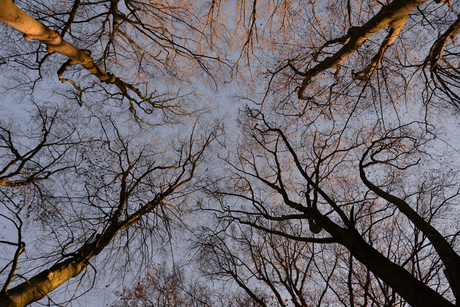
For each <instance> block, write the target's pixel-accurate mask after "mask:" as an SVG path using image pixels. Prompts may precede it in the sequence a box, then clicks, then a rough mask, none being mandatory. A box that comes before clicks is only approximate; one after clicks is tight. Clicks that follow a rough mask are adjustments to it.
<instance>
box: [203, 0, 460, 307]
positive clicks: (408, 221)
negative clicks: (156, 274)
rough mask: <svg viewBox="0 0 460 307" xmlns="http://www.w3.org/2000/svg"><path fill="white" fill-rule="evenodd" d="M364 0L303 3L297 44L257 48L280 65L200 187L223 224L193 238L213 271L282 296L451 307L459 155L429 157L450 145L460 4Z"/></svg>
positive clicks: (297, 302)
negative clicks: (218, 166)
mask: <svg viewBox="0 0 460 307" xmlns="http://www.w3.org/2000/svg"><path fill="white" fill-rule="evenodd" d="M359 5H361V3H357V2H353V1H347V2H346V1H343V2H340V1H339V2H334V3H327V4H324V6H323V5H319V4H318V5H317V6H316V10H313V9H314V4H313V2H311V5H310V8H311V9H312V10H311V12H312V14H313V15H314V16H312V18H311V19H309V21H310V24H308V25H307V26H305V28H301V30H299V31H294V30H293V31H292V33H290V34H291V36H290V37H289V38H288V40H287V42H290V43H291V44H287V43H284V44H283V42H286V41H282V42H280V44H279V46H280V50H279V51H278V50H277V48H276V47H273V49H275V50H276V51H278V53H276V57H270V55H269V54H268V53H267V54H266V53H264V52H263V51H261V55H259V58H264V56H265V57H266V59H267V61H266V62H265V63H264V64H265V65H266V66H267V62H270V60H271V59H273V58H274V59H273V62H272V67H274V68H273V69H271V70H268V71H267V72H266V75H265V76H266V78H268V82H267V84H268V85H267V87H266V90H265V91H264V92H263V93H262V95H259V96H258V95H256V94H253V95H252V96H250V97H247V98H248V99H250V100H251V101H256V103H257V104H258V105H252V106H250V107H248V108H247V109H246V111H244V112H242V113H241V115H240V118H241V122H240V126H241V129H242V130H243V137H241V138H240V141H239V143H238V144H239V146H238V147H236V146H235V145H234V144H231V145H228V146H227V147H226V150H227V151H228V154H227V155H226V156H224V155H221V156H220V158H221V159H222V160H223V161H224V162H225V163H227V165H228V167H227V170H226V174H227V175H226V176H224V177H220V178H219V176H215V177H213V178H212V177H210V178H209V180H208V181H207V182H206V184H205V185H204V186H203V188H204V189H205V190H206V191H207V195H208V197H211V200H208V201H207V203H206V204H202V205H201V208H202V209H204V210H207V211H209V212H210V213H212V214H211V215H210V217H214V221H215V222H214V224H215V225H218V227H215V226H213V227H204V230H203V232H200V233H199V235H197V239H196V240H197V243H196V244H197V245H196V246H197V248H198V249H199V250H201V254H200V255H201V257H203V258H204V259H206V260H205V261H204V262H205V263H207V265H206V266H205V267H204V271H205V273H206V274H208V276H211V277H215V278H216V279H220V278H233V279H234V280H235V283H236V284H238V285H240V286H241V287H242V288H243V289H244V290H245V291H246V292H247V293H249V294H252V295H255V294H254V291H253V289H254V287H256V286H260V285H261V284H262V285H263V286H264V287H265V288H266V289H270V291H271V292H272V293H273V295H274V296H275V297H276V298H277V300H278V304H279V305H287V304H293V305H294V306H310V305H312V306H313V305H316V306H322V305H328V304H331V305H333V306H336V305H340V304H341V305H344V306H355V305H359V306H367V305H376V306H400V305H404V304H409V305H411V306H453V305H455V302H456V301H458V296H459V288H458V284H459V283H458V280H457V278H458V277H457V276H456V274H455V272H457V271H458V265H459V264H460V262H459V259H460V258H459V253H458V244H457V236H458V228H457V227H455V226H452V225H450V223H455V222H453V221H452V220H449V218H448V216H449V214H452V215H455V214H456V213H455V210H454V211H452V210H453V207H452V206H453V204H455V203H456V202H457V201H458V191H459V190H458V182H457V177H456V176H457V171H456V169H457V168H456V165H455V163H454V162H452V163H453V164H448V165H446V164H443V163H441V162H440V160H438V159H439V155H443V154H446V153H444V151H442V150H441V148H448V147H449V146H455V145H453V143H452V142H451V141H450V140H451V138H455V137H456V136H455V135H453V134H450V133H451V132H452V131H451V128H450V127H449V126H448V125H444V124H443V122H445V121H446V116H454V117H455V116H456V113H455V111H451V110H452V109H451V108H452V106H454V108H457V100H456V98H455V97H456V95H457V93H458V84H457V83H456V80H457V79H456V77H455V76H456V75H457V74H458V61H457V60H456V59H455V56H454V54H458V49H457V47H456V46H455V45H454V44H450V43H448V40H449V39H453V38H454V37H455V35H457V34H458V17H457V16H455V14H454V13H451V12H458V7H457V6H455V5H457V4H455V5H454V6H450V4H449V3H446V4H441V5H438V4H436V3H434V2H427V1H392V2H388V3H381V2H371V3H369V5H368V7H366V8H364V7H361V8H358V7H357V6H359ZM291 7H292V6H291ZM342 7H345V8H346V9H345V10H343V11H341V8H342ZM303 9H304V8H303ZM436 10H437V13H434V12H435V11H436ZM293 14H294V13H293ZM333 14H335V15H333ZM430 14H433V15H430ZM332 16H333V18H334V21H335V22H334V27H332V25H331V23H330V21H329V20H330V19H327V18H332ZM429 16H431V17H429ZM441 16H442V17H441ZM441 18H445V19H444V20H443V22H444V21H445V23H443V22H441ZM356 23H357V24H359V26H357V27H355V26H353V25H354V24H356ZM426 24H430V27H431V29H436V31H435V32H436V34H434V35H431V34H430V33H428V34H425V33H424V34H423V35H424V36H423V37H424V39H423V40H422V39H420V34H419V33H420V31H421V30H420V29H421V28H423V27H424V26H425V25H426ZM326 27H327V28H326ZM385 28H388V31H387V33H384V34H386V36H385V35H383V36H382V32H384V29H385ZM401 31H404V32H401ZM417 31H418V32H417ZM438 33H439V35H438ZM316 34H318V35H316ZM329 37H330V38H329ZM293 38H296V39H295V40H294V39H293ZM299 38H301V39H299ZM283 39H284V38H283ZM289 39H290V40H289ZM392 43H393V45H391V44H392ZM282 48H284V50H281V49H282ZM411 49H412V50H414V49H415V50H416V52H415V51H412V50H411ZM270 51H272V50H270ZM438 59H439V60H440V59H444V60H445V61H444V60H443V61H438ZM275 61H276V62H275ZM276 63H278V64H276ZM437 71H438V72H437ZM441 71H443V73H440V72H441ZM447 71H448V72H447ZM258 97H259V98H258ZM243 98H245V97H243ZM421 102H423V103H421ZM440 106H442V108H444V110H442V109H440V108H439V107H440ZM446 109H447V110H449V111H446ZM451 112H452V113H453V114H455V115H452V113H451ZM446 135H448V136H446ZM235 147H236V149H235ZM446 150H447V149H446ZM203 237H204V238H206V239H205V240H202V239H201V238H203ZM208 242H212V243H208ZM209 263H212V264H213V265H212V266H209ZM454 275H455V276H454ZM261 305H262V306H263V304H261Z"/></svg>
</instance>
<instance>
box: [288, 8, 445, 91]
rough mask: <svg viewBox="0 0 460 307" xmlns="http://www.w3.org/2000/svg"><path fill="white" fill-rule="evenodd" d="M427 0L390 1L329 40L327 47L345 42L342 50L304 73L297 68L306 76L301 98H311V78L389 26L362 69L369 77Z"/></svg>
mask: <svg viewBox="0 0 460 307" xmlns="http://www.w3.org/2000/svg"><path fill="white" fill-rule="evenodd" d="M427 1H428V0H394V1H393V2H391V3H390V4H388V5H386V6H385V7H383V8H382V10H381V11H380V12H378V13H377V14H376V15H375V16H374V17H372V18H371V19H370V20H369V21H368V22H366V23H365V24H364V25H362V26H361V27H353V28H350V29H349V30H348V33H347V35H345V36H343V37H341V38H338V39H334V40H333V41H330V42H326V44H325V46H326V45H330V44H332V43H341V44H343V47H342V48H340V50H338V51H337V52H336V53H334V54H333V55H332V56H330V57H327V58H325V59H324V60H323V61H321V62H320V63H318V64H317V65H316V66H314V67H313V68H311V69H308V70H307V71H305V72H298V71H297V70H296V73H299V74H300V75H301V76H303V77H304V79H303V81H302V84H301V86H300V87H299V89H298V98H299V99H308V97H305V96H304V92H305V89H306V87H307V86H308V84H309V83H310V82H311V80H312V78H314V77H315V76H316V75H318V74H319V73H320V72H322V71H324V70H326V69H329V68H337V65H338V64H339V63H340V62H342V61H343V60H345V59H346V58H347V57H348V56H349V55H351V54H352V53H353V52H355V51H356V50H358V49H359V47H361V46H362V44H363V43H364V42H365V41H366V40H367V39H368V38H370V37H371V36H372V35H374V34H376V33H377V32H379V31H380V30H382V29H384V28H390V29H391V31H390V34H389V35H388V36H387V37H386V38H385V40H384V41H383V42H382V45H381V47H380V50H379V52H378V53H377V55H376V56H375V57H374V58H373V59H372V62H371V63H370V65H369V66H368V67H367V68H366V69H365V70H364V71H363V75H362V76H361V78H367V77H368V76H369V75H370V73H372V71H373V70H374V69H375V67H376V66H377V65H378V64H379V62H380V60H381V58H382V56H383V54H384V52H385V51H386V49H387V48H388V47H389V46H390V44H391V43H392V42H393V41H394V40H395V39H396V38H397V36H398V34H399V32H400V31H401V28H402V27H403V26H404V25H405V23H406V21H407V18H408V16H409V14H410V12H412V11H413V10H414V9H416V8H417V7H419V6H420V5H422V4H424V3H425V2H427ZM436 2H442V1H436Z"/></svg>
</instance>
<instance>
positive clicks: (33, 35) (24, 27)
mask: <svg viewBox="0 0 460 307" xmlns="http://www.w3.org/2000/svg"><path fill="white" fill-rule="evenodd" d="M0 7H1V10H0V22H4V23H6V24H9V25H10V26H12V27H13V28H15V29H17V30H19V31H21V32H22V33H24V37H25V38H26V39H28V40H31V39H36V40H39V41H40V42H42V43H44V44H46V46H47V47H48V52H50V53H52V52H59V53H61V54H63V55H65V56H67V57H68V58H69V59H70V60H72V62H73V63H74V64H75V63H76V64H80V65H81V66H83V67H84V68H85V69H86V70H88V71H89V72H91V73H92V74H93V75H95V76H96V77H98V78H99V80H101V81H102V82H106V83H110V82H109V80H110V79H111V78H113V77H112V76H111V75H110V74H108V73H107V72H105V71H104V70H103V69H102V68H101V67H99V66H98V65H96V64H94V61H93V58H92V57H91V55H90V52H88V51H86V50H79V49H77V48H75V46H73V45H72V44H70V43H68V42H67V41H65V40H64V39H63V38H62V37H61V36H60V35H59V33H57V32H55V31H53V30H51V29H50V28H48V27H46V26H45V25H43V24H42V23H40V22H39V21H37V20H35V19H34V18H32V17H31V16H29V15H27V14H26V13H25V12H24V11H22V10H21V9H19V8H18V7H17V6H16V5H15V4H14V3H13V1H12V0H0Z"/></svg>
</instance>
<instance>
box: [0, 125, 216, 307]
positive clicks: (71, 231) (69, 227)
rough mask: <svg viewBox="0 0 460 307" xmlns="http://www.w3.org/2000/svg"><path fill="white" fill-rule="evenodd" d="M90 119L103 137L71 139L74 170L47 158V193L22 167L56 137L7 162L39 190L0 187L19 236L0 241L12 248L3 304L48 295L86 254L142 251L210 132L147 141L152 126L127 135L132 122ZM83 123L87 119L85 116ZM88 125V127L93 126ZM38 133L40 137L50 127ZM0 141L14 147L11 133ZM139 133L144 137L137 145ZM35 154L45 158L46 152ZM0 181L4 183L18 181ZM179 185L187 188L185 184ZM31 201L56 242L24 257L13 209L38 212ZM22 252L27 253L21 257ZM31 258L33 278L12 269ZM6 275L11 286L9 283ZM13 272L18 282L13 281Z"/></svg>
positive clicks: (181, 193)
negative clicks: (53, 167) (15, 240)
mask: <svg viewBox="0 0 460 307" xmlns="http://www.w3.org/2000/svg"><path fill="white" fill-rule="evenodd" d="M94 119H95V120H97V121H96V122H95V123H94V124H98V125H99V126H100V127H99V129H100V131H99V134H98V135H101V136H102V138H101V139H94V140H91V141H87V142H82V141H80V142H79V143H77V144H76V145H78V152H77V153H76V157H75V158H76V163H75V164H73V165H71V166H70V167H71V168H72V169H74V170H75V172H63V170H65V169H66V168H69V167H68V166H61V165H62V163H61V161H59V160H58V158H55V159H54V160H52V161H51V162H50V164H49V165H56V167H57V168H58V169H57V170H56V171H51V170H50V171H46V169H47V168H50V166H45V167H43V168H44V169H45V170H41V173H45V174H47V175H48V174H53V173H57V174H59V176H58V177H54V180H50V182H49V184H47V185H45V187H44V188H47V189H48V191H47V192H46V193H45V192H44V188H42V187H36V186H37V183H38V180H41V179H44V178H38V175H36V174H37V173H38V171H36V172H34V171H33V169H32V171H31V170H30V169H31V168H30V167H27V165H28V163H29V164H31V162H33V160H32V159H31V156H32V154H30V152H31V151H36V152H39V150H43V149H46V148H48V147H50V146H54V147H58V146H59V145H60V144H59V143H56V142H55V143H51V144H47V143H45V144H44V142H43V141H42V142H40V145H38V146H35V147H33V149H32V150H30V151H27V153H25V154H22V155H20V154H19V155H20V158H17V159H15V160H14V161H13V162H10V163H9V165H8V166H10V165H14V166H17V167H16V169H13V170H12V171H10V172H8V173H7V175H8V176H9V175H22V174H25V178H26V179H25V180H23V181H21V183H25V182H27V183H29V182H30V184H33V185H34V187H33V188H38V191H36V192H35V193H36V194H37V195H35V196H29V197H27V199H24V198H23V197H21V194H22V193H21V191H15V190H11V191H5V192H3V191H2V194H3V195H4V205H5V209H6V210H5V212H10V215H11V216H12V217H8V216H6V215H2V217H3V218H5V219H7V220H9V221H10V222H11V223H12V224H14V225H15V226H16V227H17V231H18V238H19V242H18V243H13V242H6V241H2V243H4V244H10V245H16V246H17V252H16V253H15V254H14V257H13V259H12V260H11V262H10V263H9V264H8V265H7V267H5V268H4V269H3V270H5V269H6V268H8V266H9V267H10V268H9V270H10V274H9V277H8V280H7V282H6V283H5V285H4V287H3V289H2V301H1V303H2V305H3V306H25V305H28V304H30V303H32V302H34V301H37V300H39V299H41V298H43V297H45V296H48V293H49V292H51V291H52V290H54V289H56V288H57V287H59V286H60V285H61V284H63V283H64V282H66V281H68V280H69V279H72V278H74V277H76V276H79V275H81V274H80V273H81V272H84V271H86V270H87V269H88V265H90V261H91V259H92V258H93V257H96V256H98V255H100V254H101V253H106V255H105V256H106V257H109V255H110V254H113V256H116V255H117V253H122V254H125V253H126V255H128V258H127V259H126V260H127V261H128V260H129V257H133V255H132V254H131V253H135V254H137V255H138V256H143V257H147V255H146V254H145V253H146V251H145V249H144V247H143V246H144V244H146V242H145V241H147V240H149V238H151V237H152V236H153V235H154V234H159V233H161V231H162V230H161V229H163V230H164V231H167V228H163V227H162V224H163V223H167V222H168V219H170V217H169V215H170V214H172V213H170V211H171V210H172V211H174V210H180V207H181V205H180V203H181V202H182V201H185V199H186V195H187V194H189V193H190V190H189V189H190V187H191V186H190V182H191V181H192V178H193V175H194V172H195V169H196V167H197V165H198V163H199V162H200V160H201V159H202V156H203V153H204V150H205V149H206V148H207V147H208V146H209V144H210V142H211V141H212V139H213V138H214V137H215V133H214V132H213V131H210V132H209V134H208V133H205V134H204V135H200V136H199V137H198V136H196V135H195V134H194V133H193V132H192V133H191V136H190V137H189V138H187V140H186V141H185V142H184V140H180V139H179V140H178V141H177V142H173V143H172V144H171V145H168V144H167V143H166V144H164V145H163V144H161V143H160V142H158V141H151V140H152V134H151V133H153V131H151V132H150V133H149V132H148V130H147V129H143V130H142V132H140V131H136V132H135V133H134V134H133V135H131V133H132V132H133V131H135V129H134V128H133V127H123V128H122V127H119V125H116V124H115V122H114V121H113V120H112V119H111V118H110V117H107V120H101V119H99V118H94ZM80 120H81V118H80ZM45 124H46V123H44V125H45ZM85 124H86V125H91V121H90V122H86V123H85ZM91 128H92V129H93V130H92V133H94V132H96V129H97V125H96V126H93V127H91ZM123 130H127V131H130V132H128V133H127V132H123ZM43 131H44V132H43V133H44V135H45V136H46V135H47V134H48V132H49V131H48V130H45V129H44V130H43ZM8 137H10V134H8ZM197 137H198V139H196V138H197ZM43 138H45V137H43ZM3 139H4V142H5V143H6V144H7V145H8V146H4V149H5V151H12V152H15V150H14V147H13V143H14V142H13V141H11V138H8V139H7V138H3ZM141 139H146V140H147V142H144V144H142V143H141V142H140V140H141ZM61 142H62V141H61ZM40 146H41V147H40ZM37 148H38V149H37ZM39 153H40V152H39ZM42 154H43V155H45V157H47V155H46V153H42ZM56 155H57V154H56ZM59 156H61V155H59ZM59 156H58V157H59ZM4 157H6V158H7V157H8V155H5V156H4ZM29 161H30V162H29ZM23 164H25V166H24V167H22V165H23ZM37 164H38V163H37ZM21 167H22V169H21ZM4 169H7V167H5V168H4ZM17 173H19V174H17ZM29 173H31V174H30V175H29ZM8 176H7V177H8ZM9 177H12V176H9ZM23 177H24V176H23ZM48 177H50V176H48ZM57 180H60V183H59V182H58V181H57ZM6 182H7V185H6V186H7V187H10V188H22V186H23V184H13V183H12V182H10V181H6ZM186 186H188V188H187V189H184V187H186ZM33 188H31V189H33ZM26 193H27V194H30V193H33V191H29V192H26ZM173 204H174V205H173ZM33 206H42V207H44V209H45V210H47V211H48V212H50V216H48V217H45V218H44V219H45V220H44V224H45V225H42V227H43V228H44V229H43V230H42V231H43V232H44V233H48V236H54V237H55V241H54V242H53V240H49V241H48V242H47V245H50V246H49V247H50V248H44V249H45V251H41V250H40V248H38V247H34V248H35V249H37V250H36V251H34V250H33V249H34V248H32V250H30V251H29V253H28V257H26V259H24V257H21V254H22V253H23V251H24V249H25V246H26V245H25V243H24V242H23V241H22V239H21V238H22V236H24V230H23V229H22V224H23V222H22V219H23V218H24V217H22V215H21V214H20V213H21V211H25V210H27V209H26V208H28V211H29V212H28V213H27V215H28V216H29V215H30V214H34V215H37V213H38V208H31V207H33ZM29 228H30V226H29ZM29 231H30V229H29ZM50 239H51V238H50ZM137 241H140V242H139V243H140V244H139V245H137V244H135V243H133V242H137ZM142 242H143V243H142ZM39 244H40V243H39ZM41 244H42V243H41ZM131 245H133V246H131ZM42 249H43V248H42ZM107 249H109V251H106V250H107ZM130 249H132V250H133V251H132V252H131V251H130ZM43 252H45V254H44V255H43V254H42V253H43ZM107 253H108V254H107ZM29 257H30V258H31V259H27V258H29ZM117 258H118V257H117ZM35 261H38V262H37V264H36V265H37V268H39V269H41V271H40V270H33V271H32V273H33V274H32V277H26V276H23V274H21V273H19V272H18V270H19V267H18V264H22V266H24V265H26V264H27V263H28V262H32V263H34V262H35ZM106 265H108V263H107V262H106ZM13 277H15V280H16V282H15V284H13V283H12V279H13ZM19 277H20V278H21V279H23V280H24V281H23V282H22V283H20V284H17V283H18V281H17V279H18V278H19Z"/></svg>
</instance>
